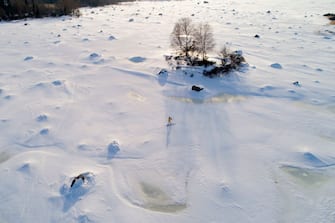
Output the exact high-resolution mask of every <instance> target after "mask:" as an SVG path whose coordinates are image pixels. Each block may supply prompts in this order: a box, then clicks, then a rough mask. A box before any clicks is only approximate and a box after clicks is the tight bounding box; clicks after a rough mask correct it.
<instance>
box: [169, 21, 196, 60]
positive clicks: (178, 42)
mask: <svg viewBox="0 0 335 223" xmlns="http://www.w3.org/2000/svg"><path fill="white" fill-rule="evenodd" d="M194 34H195V26H194V25H193V22H192V20H191V19H190V18H181V19H179V20H178V21H177V23H176V24H175V26H174V28H173V31H172V33H171V46H172V47H174V48H177V49H179V50H180V51H181V53H183V54H185V56H186V57H189V54H190V52H191V51H194V49H195V40H194Z"/></svg>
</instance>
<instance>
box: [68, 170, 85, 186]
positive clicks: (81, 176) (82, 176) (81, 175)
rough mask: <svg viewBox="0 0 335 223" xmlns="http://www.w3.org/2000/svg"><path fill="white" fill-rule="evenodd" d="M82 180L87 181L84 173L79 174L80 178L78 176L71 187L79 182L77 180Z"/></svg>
mask: <svg viewBox="0 0 335 223" xmlns="http://www.w3.org/2000/svg"><path fill="white" fill-rule="evenodd" d="M79 179H81V180H82V181H83V182H84V181H85V175H84V174H83V173H82V174H79V175H78V176H76V177H75V178H74V179H73V180H72V182H71V186H70V187H73V185H74V184H75V183H76V182H77V180H79Z"/></svg>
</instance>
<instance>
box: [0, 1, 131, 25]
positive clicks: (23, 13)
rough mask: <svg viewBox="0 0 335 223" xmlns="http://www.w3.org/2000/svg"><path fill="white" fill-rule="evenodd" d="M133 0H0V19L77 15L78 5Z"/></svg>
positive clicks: (90, 5) (85, 5)
mask: <svg viewBox="0 0 335 223" xmlns="http://www.w3.org/2000/svg"><path fill="white" fill-rule="evenodd" d="M126 1H127V2H130V1H135V0H0V20H14V19H24V18H41V17H50V16H54V17H56V16H62V15H74V16H79V15H80V13H79V10H78V8H79V7H87V6H89V7H96V6H103V5H109V4H117V3H120V2H126Z"/></svg>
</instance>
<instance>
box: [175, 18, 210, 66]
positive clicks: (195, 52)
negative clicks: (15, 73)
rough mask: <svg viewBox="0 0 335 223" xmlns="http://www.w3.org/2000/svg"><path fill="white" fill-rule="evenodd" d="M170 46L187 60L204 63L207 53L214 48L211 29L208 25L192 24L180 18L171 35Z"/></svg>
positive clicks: (189, 20)
mask: <svg viewBox="0 0 335 223" xmlns="http://www.w3.org/2000/svg"><path fill="white" fill-rule="evenodd" d="M171 46H172V47H174V48H176V49H177V50H178V51H179V53H180V54H181V55H182V56H185V57H186V58H187V59H192V58H193V59H198V58H201V59H202V60H203V61H205V60H207V53H208V51H210V50H212V49H213V48H214V46H215V41H214V35H213V31H212V27H211V26H210V25H209V24H208V23H200V24H194V23H193V22H192V20H191V19H190V18H181V19H179V20H178V21H177V23H176V24H175V26H174V28H173V31H172V33H171Z"/></svg>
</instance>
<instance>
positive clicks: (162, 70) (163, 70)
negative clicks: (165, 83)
mask: <svg viewBox="0 0 335 223" xmlns="http://www.w3.org/2000/svg"><path fill="white" fill-rule="evenodd" d="M167 73H168V71H167V70H165V69H161V71H159V73H158V75H159V76H160V75H166V74H167Z"/></svg>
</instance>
